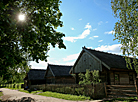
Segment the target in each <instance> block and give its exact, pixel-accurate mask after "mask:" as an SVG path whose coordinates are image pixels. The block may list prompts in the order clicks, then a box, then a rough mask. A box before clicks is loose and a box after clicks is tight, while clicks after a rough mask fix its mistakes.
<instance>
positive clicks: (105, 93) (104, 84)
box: [104, 83, 107, 97]
mask: <svg viewBox="0 0 138 102" xmlns="http://www.w3.org/2000/svg"><path fill="white" fill-rule="evenodd" d="M104 87H105V95H106V97H107V89H106V83H104Z"/></svg>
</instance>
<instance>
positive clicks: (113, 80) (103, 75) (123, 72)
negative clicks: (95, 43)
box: [70, 47, 136, 85]
mask: <svg viewBox="0 0 138 102" xmlns="http://www.w3.org/2000/svg"><path fill="white" fill-rule="evenodd" d="M86 69H89V70H99V75H100V79H101V81H102V82H106V84H109V85H134V80H135V79H136V72H135V70H134V69H128V68H127V67H126V61H125V58H124V57H123V56H121V55H116V54H111V53H107V52H102V51H97V50H93V49H88V48H85V47H83V48H82V51H81V53H80V55H79V57H78V58H77V60H76V62H75V64H74V66H73V67H72V68H71V70H70V74H75V76H76V78H75V82H76V83H79V81H80V79H79V76H78V74H79V73H85V72H86Z"/></svg>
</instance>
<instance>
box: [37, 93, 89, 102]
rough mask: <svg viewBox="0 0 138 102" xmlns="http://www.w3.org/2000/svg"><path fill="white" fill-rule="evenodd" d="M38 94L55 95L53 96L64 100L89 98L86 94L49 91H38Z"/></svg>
mask: <svg viewBox="0 0 138 102" xmlns="http://www.w3.org/2000/svg"><path fill="white" fill-rule="evenodd" d="M38 95H42V96H47V97H55V98H60V99H65V100H73V101H77V100H78V101H83V100H90V97H86V96H77V95H70V94H61V93H56V92H49V91H46V92H43V93H39V94H38Z"/></svg>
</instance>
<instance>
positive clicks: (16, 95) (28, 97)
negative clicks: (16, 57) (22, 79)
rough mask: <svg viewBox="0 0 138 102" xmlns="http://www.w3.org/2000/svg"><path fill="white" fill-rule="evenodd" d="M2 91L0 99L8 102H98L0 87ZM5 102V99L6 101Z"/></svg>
mask: <svg viewBox="0 0 138 102" xmlns="http://www.w3.org/2000/svg"><path fill="white" fill-rule="evenodd" d="M0 91H2V92H3V94H4V95H3V96H2V101H6V100H9V102H11V101H12V102H98V101H96V100H95V101H89V100H86V101H69V100H64V99H58V98H53V97H45V96H40V95H33V94H29V93H24V92H20V91H17V90H10V89H6V88H0ZM99 101H100V100H99ZM6 102H7V101H6Z"/></svg>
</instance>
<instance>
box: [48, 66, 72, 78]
mask: <svg viewBox="0 0 138 102" xmlns="http://www.w3.org/2000/svg"><path fill="white" fill-rule="evenodd" d="M48 67H49V68H50V69H51V70H52V72H53V74H54V76H71V75H70V74H69V71H70V69H71V68H72V66H67V65H52V64H48Z"/></svg>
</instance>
